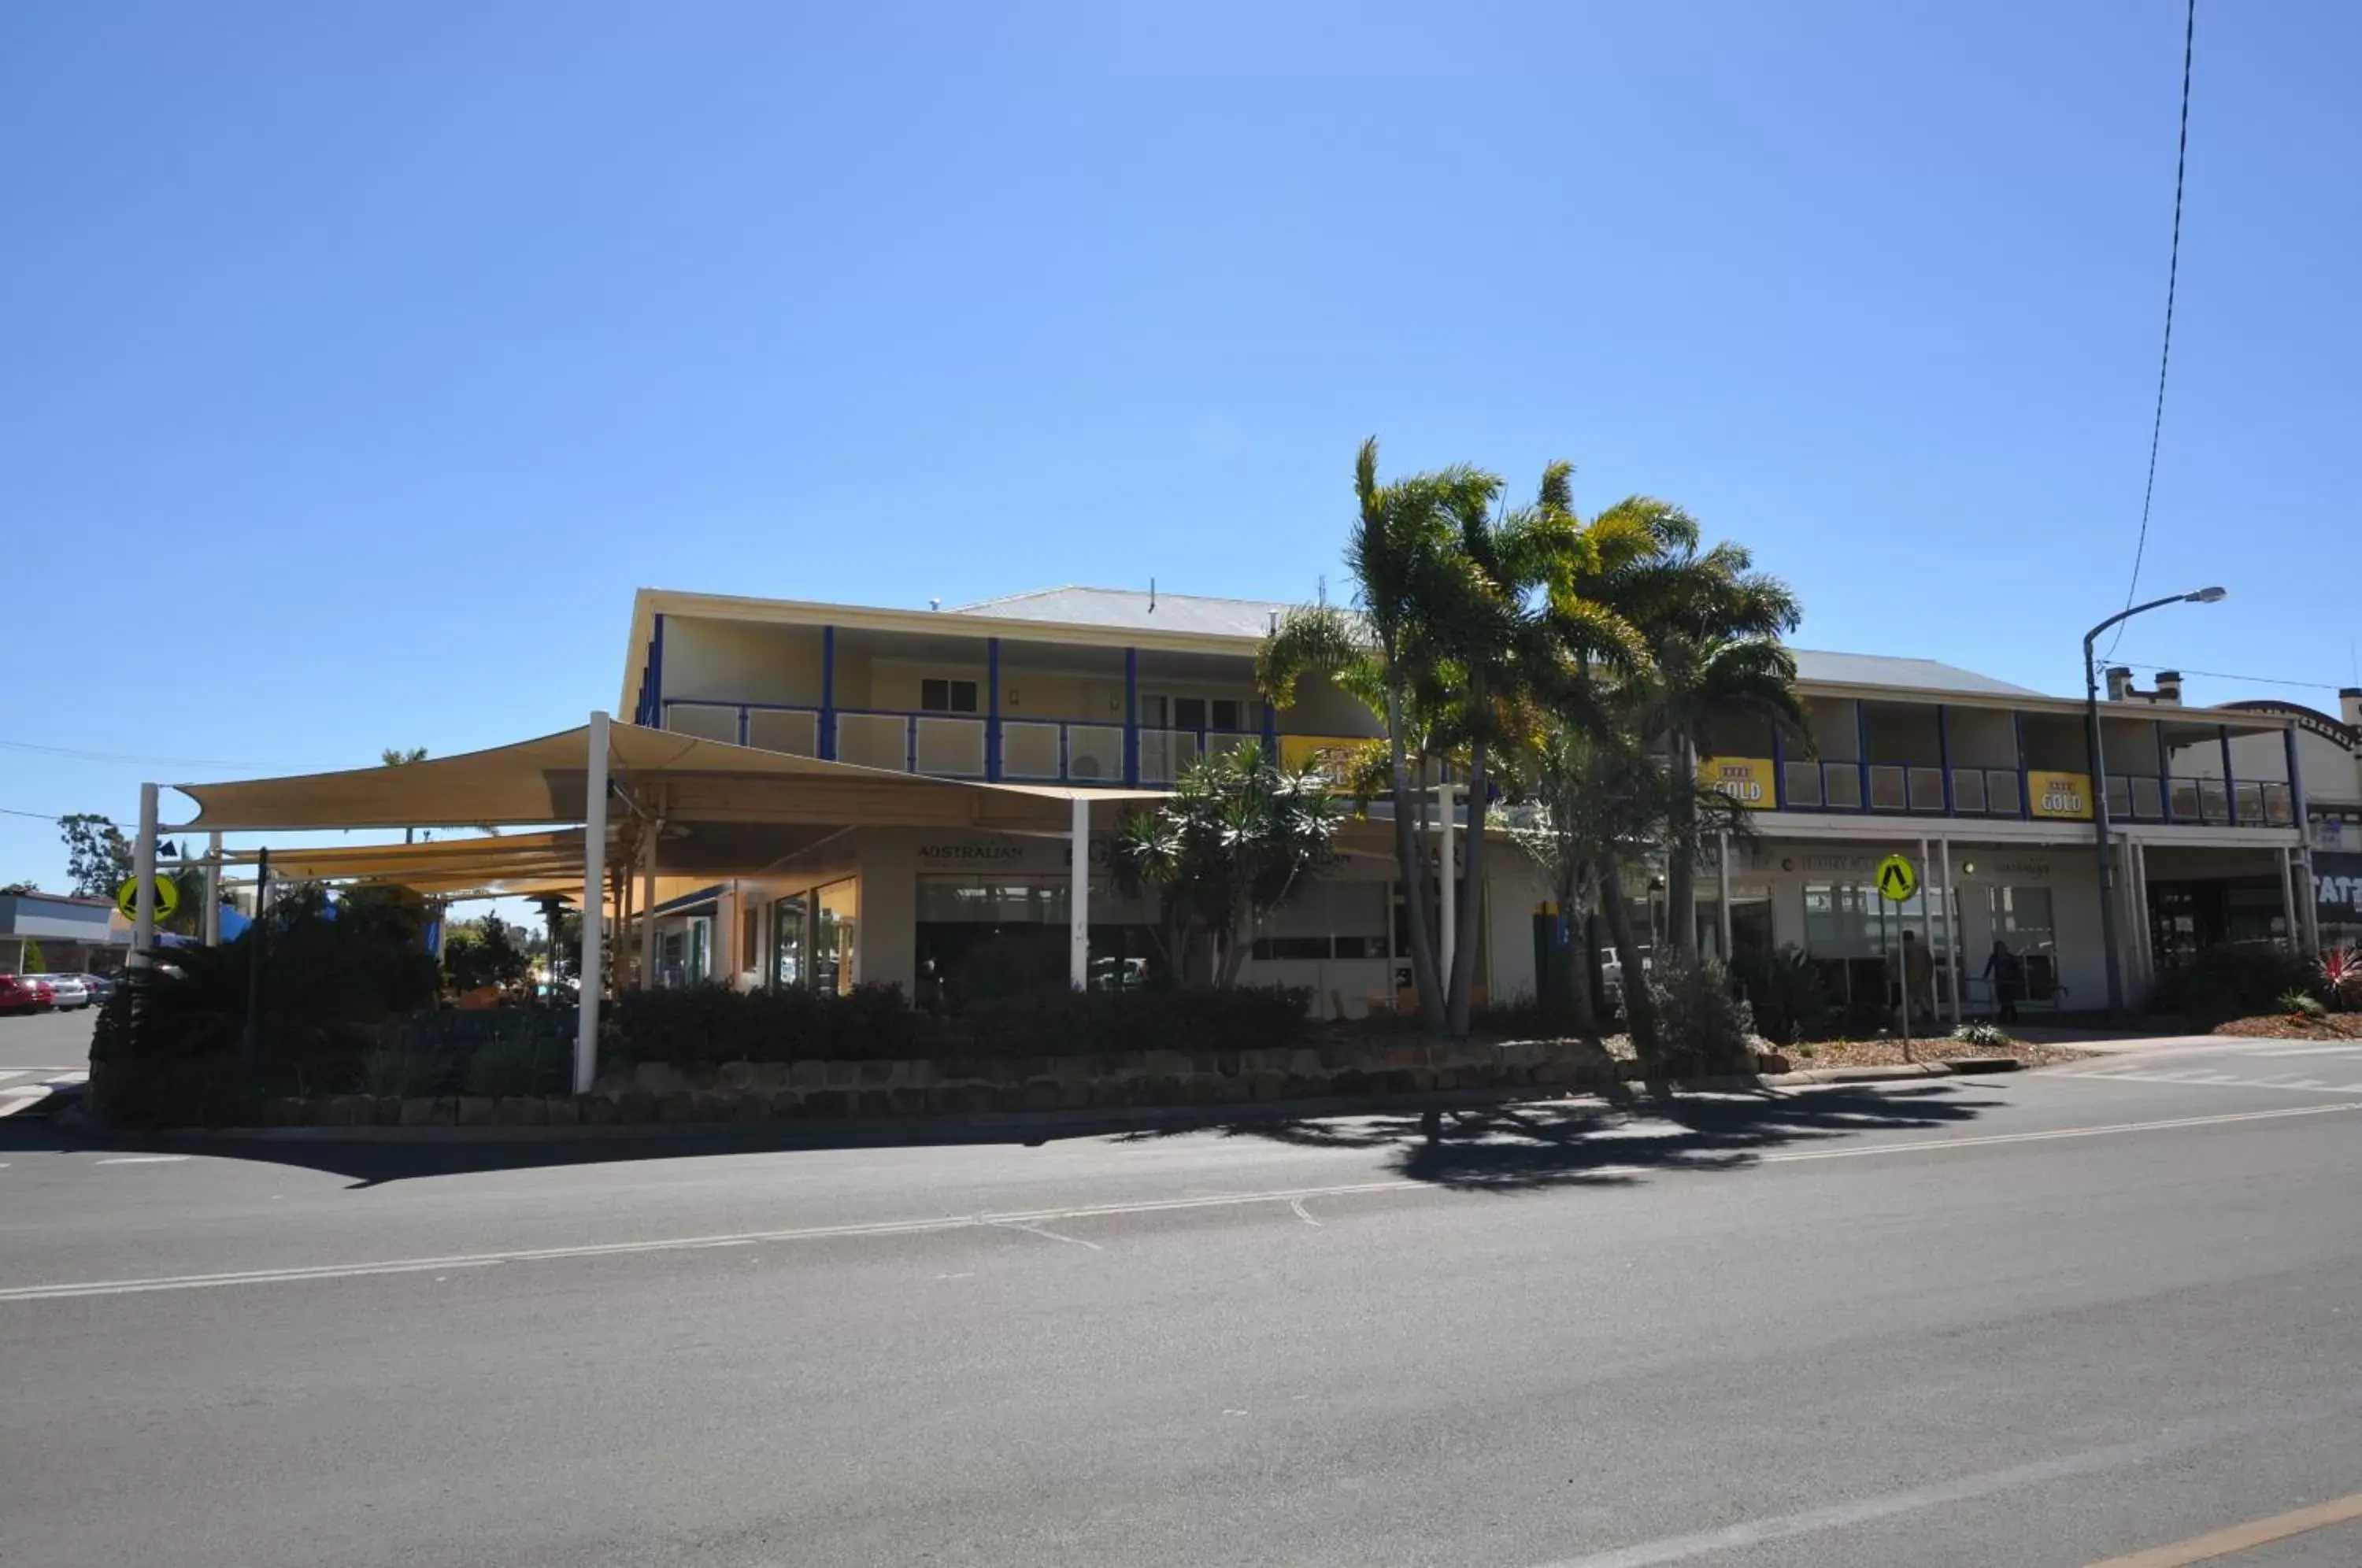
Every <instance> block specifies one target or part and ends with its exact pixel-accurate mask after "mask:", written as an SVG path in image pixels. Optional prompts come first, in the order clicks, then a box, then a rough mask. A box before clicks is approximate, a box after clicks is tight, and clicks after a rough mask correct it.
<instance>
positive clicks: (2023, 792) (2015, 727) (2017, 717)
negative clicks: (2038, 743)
mask: <svg viewBox="0 0 2362 1568" xmlns="http://www.w3.org/2000/svg"><path fill="white" fill-rule="evenodd" d="M2009 727H2010V733H2011V734H2013V735H2014V737H2015V738H2016V741H2017V815H2018V819H2019V820H2020V821H2021V822H2032V821H2033V820H2034V795H2033V792H2032V784H2033V780H2032V778H2031V777H2030V776H2029V775H2028V773H2027V771H2026V767H2025V713H2024V712H2021V711H2020V710H2018V709H2015V708H2012V709H2011V710H2010V711H2009Z"/></svg>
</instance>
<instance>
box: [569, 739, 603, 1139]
mask: <svg viewBox="0 0 2362 1568" xmlns="http://www.w3.org/2000/svg"><path fill="white" fill-rule="evenodd" d="M582 790H583V798H582V993H581V996H582V1000H581V1008H580V1010H579V1015H578V1019H577V1026H576V1032H575V1036H574V1092H575V1093H576V1094H589V1093H590V1081H591V1079H592V1078H593V1077H596V1076H597V1074H598V1071H599V968H600V963H599V949H600V934H601V933H600V927H601V926H602V925H603V924H604V923H605V922H606V916H607V715H606V714H604V713H593V714H591V715H590V758H589V767H587V768H586V769H585V771H584V773H583V776H582Z"/></svg>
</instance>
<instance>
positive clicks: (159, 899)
mask: <svg viewBox="0 0 2362 1568" xmlns="http://www.w3.org/2000/svg"><path fill="white" fill-rule="evenodd" d="M115 907H116V909H118V910H121V911H123V918H124V919H125V920H138V918H139V878H137V877H134V878H131V879H130V880H128V881H127V882H125V883H124V884H123V886H121V887H120V888H117V889H115ZM180 907H181V885H180V884H179V883H177V882H175V881H173V880H172V878H170V877H159V878H156V918H157V919H158V920H171V918H172V911H174V910H177V909H179V908H180Z"/></svg>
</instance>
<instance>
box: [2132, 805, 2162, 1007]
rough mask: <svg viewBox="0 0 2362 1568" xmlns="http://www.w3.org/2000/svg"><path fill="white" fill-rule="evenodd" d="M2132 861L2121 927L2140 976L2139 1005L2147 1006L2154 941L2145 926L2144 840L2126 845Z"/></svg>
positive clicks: (2154, 970)
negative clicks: (2128, 905) (2126, 908)
mask: <svg viewBox="0 0 2362 1568" xmlns="http://www.w3.org/2000/svg"><path fill="white" fill-rule="evenodd" d="M2127 847H2128V849H2129V851H2130V853H2131V855H2132V861H2133V875H2132V884H2133V885H2132V901H2133V907H2132V911H2131V913H2132V919H2131V920H2129V921H2127V922H2125V930H2126V931H2129V932H2130V933H2132V937H2131V941H2132V944H2133V973H2134V974H2136V975H2138V976H2139V977H2140V988H2141V999H2142V1006H2143V1007H2144V1008H2146V1007H2147V998H2148V993H2149V992H2150V990H2151V989H2153V988H2155V987H2156V985H2157V951H2156V943H2155V941H2154V940H2153V939H2152V938H2151V936H2150V934H2149V929H2148V843H2147V840H2145V839H2133V840H2131V841H2129V844H2128V845H2127Z"/></svg>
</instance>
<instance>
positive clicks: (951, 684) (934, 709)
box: [919, 679, 976, 713]
mask: <svg viewBox="0 0 2362 1568" xmlns="http://www.w3.org/2000/svg"><path fill="white" fill-rule="evenodd" d="M919 707H920V710H921V711H922V712H929V713H973V712H976V682H975V681H973V680H937V679H926V680H922V681H920V682H919Z"/></svg>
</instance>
